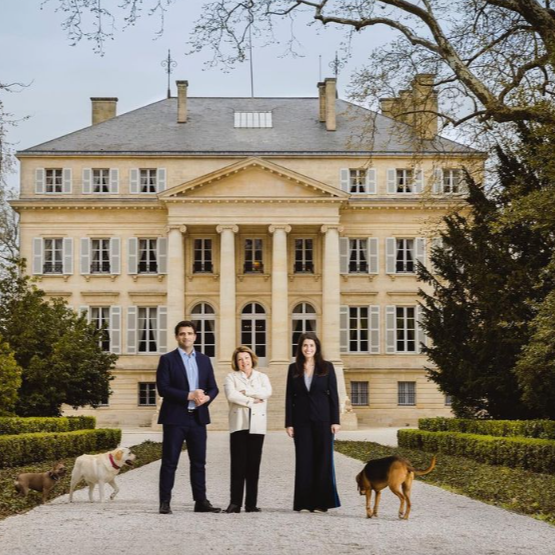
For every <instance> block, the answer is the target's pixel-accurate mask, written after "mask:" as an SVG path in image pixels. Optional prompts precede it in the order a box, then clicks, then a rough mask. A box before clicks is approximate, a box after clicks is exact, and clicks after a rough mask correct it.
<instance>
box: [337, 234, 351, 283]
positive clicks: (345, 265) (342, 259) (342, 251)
mask: <svg viewBox="0 0 555 555" xmlns="http://www.w3.org/2000/svg"><path fill="white" fill-rule="evenodd" d="M339 273H341V274H348V273H349V238H348V237H340V238H339Z"/></svg>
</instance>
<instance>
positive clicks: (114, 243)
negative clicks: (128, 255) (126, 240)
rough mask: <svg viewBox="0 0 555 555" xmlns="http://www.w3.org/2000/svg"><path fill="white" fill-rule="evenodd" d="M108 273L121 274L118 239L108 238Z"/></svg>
mask: <svg viewBox="0 0 555 555" xmlns="http://www.w3.org/2000/svg"><path fill="white" fill-rule="evenodd" d="M110 273H111V274H113V275H116V274H120V273H121V240H120V238H119V237H111V238H110Z"/></svg>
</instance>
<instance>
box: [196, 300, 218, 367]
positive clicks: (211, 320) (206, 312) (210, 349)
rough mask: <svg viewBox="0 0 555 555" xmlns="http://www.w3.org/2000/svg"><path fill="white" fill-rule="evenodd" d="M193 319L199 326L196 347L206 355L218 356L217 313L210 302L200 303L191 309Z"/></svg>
mask: <svg viewBox="0 0 555 555" xmlns="http://www.w3.org/2000/svg"><path fill="white" fill-rule="evenodd" d="M191 321H192V322H193V323H194V324H195V326H196V328H197V340H196V341H195V348H196V349H197V350H199V351H200V352H201V353H204V354H205V355H206V356H209V357H211V358H214V357H215V356H216V314H215V312H214V309H213V308H212V307H211V306H210V305H209V304H208V303H199V304H197V305H195V306H194V307H193V310H191Z"/></svg>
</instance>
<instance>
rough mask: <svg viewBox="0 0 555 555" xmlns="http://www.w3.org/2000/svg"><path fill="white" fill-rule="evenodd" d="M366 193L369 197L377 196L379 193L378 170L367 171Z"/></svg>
mask: <svg viewBox="0 0 555 555" xmlns="http://www.w3.org/2000/svg"><path fill="white" fill-rule="evenodd" d="M366 192H367V193H368V194H369V195H375V194H376V193H377V192H378V187H377V184H376V170H375V169H374V168H370V169H368V170H366Z"/></svg>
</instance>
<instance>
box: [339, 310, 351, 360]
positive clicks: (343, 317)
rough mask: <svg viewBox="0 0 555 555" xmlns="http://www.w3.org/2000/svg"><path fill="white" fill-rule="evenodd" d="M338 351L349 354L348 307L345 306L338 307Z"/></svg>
mask: <svg viewBox="0 0 555 555" xmlns="http://www.w3.org/2000/svg"><path fill="white" fill-rule="evenodd" d="M339 351H340V352H341V353H348V352H349V307H348V306H346V305H341V306H340V307H339Z"/></svg>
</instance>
